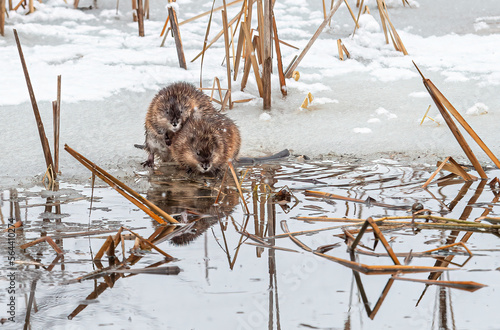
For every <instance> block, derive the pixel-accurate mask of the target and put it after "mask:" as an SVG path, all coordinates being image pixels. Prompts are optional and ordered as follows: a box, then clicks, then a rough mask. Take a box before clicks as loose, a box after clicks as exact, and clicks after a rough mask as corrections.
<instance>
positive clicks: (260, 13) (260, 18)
mask: <svg viewBox="0 0 500 330" xmlns="http://www.w3.org/2000/svg"><path fill="white" fill-rule="evenodd" d="M256 2H257V31H258V32H259V38H258V39H257V40H258V47H255V48H256V49H257V52H258V59H259V62H260V63H263V62H264V56H263V55H264V54H263V52H264V9H263V6H262V0H256ZM247 22H249V21H247ZM248 27H249V28H251V27H252V23H251V22H250V24H248Z"/></svg>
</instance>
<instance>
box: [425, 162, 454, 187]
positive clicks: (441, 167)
mask: <svg viewBox="0 0 500 330" xmlns="http://www.w3.org/2000/svg"><path fill="white" fill-rule="evenodd" d="M450 158H451V157H446V159H445V160H444V161H443V162H442V163H441V165H440V166H439V167H438V168H437V169H436V170H435V171H434V173H432V175H431V176H430V177H429V178H428V179H427V181H425V183H424V184H423V185H422V189H425V188H426V187H427V186H428V185H429V183H431V181H432V179H434V177H435V176H436V175H437V174H438V173H439V172H440V171H441V170H442V169H443V167H444V164H446V162H447V161H448V160H450Z"/></svg>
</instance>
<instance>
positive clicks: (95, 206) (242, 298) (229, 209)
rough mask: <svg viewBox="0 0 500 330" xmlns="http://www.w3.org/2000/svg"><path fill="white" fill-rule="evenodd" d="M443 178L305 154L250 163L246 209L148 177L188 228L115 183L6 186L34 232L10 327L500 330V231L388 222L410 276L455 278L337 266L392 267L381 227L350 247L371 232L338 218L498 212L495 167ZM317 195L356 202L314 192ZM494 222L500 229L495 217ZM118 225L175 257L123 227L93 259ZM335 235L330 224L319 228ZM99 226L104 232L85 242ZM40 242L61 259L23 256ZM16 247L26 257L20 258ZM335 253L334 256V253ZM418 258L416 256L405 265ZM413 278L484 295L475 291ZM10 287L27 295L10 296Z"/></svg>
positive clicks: (197, 182) (11, 218) (20, 268)
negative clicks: (164, 221) (473, 175)
mask: <svg viewBox="0 0 500 330" xmlns="http://www.w3.org/2000/svg"><path fill="white" fill-rule="evenodd" d="M434 170H435V167H434V166H424V165H420V166H415V165H412V166H409V165H405V164H401V163H398V162H395V161H392V160H383V159H382V160H378V161H375V162H369V163H363V162H361V161H359V162H356V161H351V162H349V163H340V162H333V161H300V160H298V159H295V158H294V160H293V161H283V162H274V163H267V164H258V165H252V166H247V167H238V168H237V172H238V173H239V177H240V180H241V181H242V193H243V196H244V199H245V201H246V206H245V205H244V204H242V203H241V199H240V198H239V194H238V190H237V189H236V186H235V184H234V180H233V179H232V176H231V175H228V176H227V177H226V179H225V181H224V184H222V185H221V179H213V178H187V177H186V176H185V175H183V174H182V173H179V172H178V171H176V170H175V169H173V168H172V167H169V166H162V167H160V168H159V169H157V170H155V172H154V173H137V174H136V178H135V181H136V182H135V185H136V186H138V187H148V188H147V189H144V190H143V191H142V189H141V190H140V192H141V193H142V194H143V196H145V197H147V198H148V199H149V200H150V201H152V202H153V203H155V204H156V205H157V206H159V207H160V208H161V209H163V210H164V211H166V212H167V213H169V214H171V215H173V216H174V217H175V218H176V219H178V220H179V221H181V222H183V223H182V224H181V225H178V226H173V225H164V226H160V225H159V224H158V223H157V222H156V221H154V220H152V218H150V217H149V216H147V215H146V214H145V213H144V212H143V211H142V210H140V209H139V208H138V207H136V206H135V205H133V204H132V203H130V202H129V201H127V200H126V199H125V198H123V196H121V195H120V194H118V193H117V192H116V191H115V190H113V189H111V188H110V187H109V186H107V185H106V184H105V183H103V182H102V181H97V182H96V184H95V187H94V189H93V190H92V185H91V183H90V181H89V182H87V183H84V184H75V183H66V182H59V185H58V189H57V190H54V191H52V190H48V189H47V188H46V187H44V186H42V185H40V186H35V187H30V188H16V189H10V190H5V191H2V192H0V194H1V209H0V210H1V220H2V228H3V229H4V228H6V227H7V226H8V223H10V224H13V223H15V222H16V221H17V220H21V221H22V222H23V227H21V228H17V229H16V231H15V239H14V238H13V239H12V240H10V241H9V240H8V233H6V232H3V234H2V235H3V237H4V239H2V240H1V241H0V242H1V250H0V258H1V264H2V277H1V280H0V287H1V290H0V297H1V301H2V302H5V301H7V302H8V301H10V299H14V298H11V297H15V300H14V301H15V308H14V312H15V316H13V317H14V320H15V323H12V322H10V321H8V320H7V319H8V318H9V317H12V314H10V315H9V314H8V312H9V306H7V305H6V304H2V307H1V308H0V317H1V318H3V321H5V323H4V324H3V325H2V328H5V329H11V328H12V329H19V328H21V327H22V326H25V328H26V327H28V328H31V329H96V328H102V329H390V328H394V329H401V328H403V327H405V328H406V329H494V328H497V327H498V323H497V319H498V317H497V315H498V309H499V307H500V300H499V299H498V289H499V284H498V283H499V281H498V279H499V275H500V272H499V270H500V258H498V256H499V253H500V240H499V235H498V229H496V232H495V231H493V232H490V231H483V232H481V231H478V230H474V231H470V232H467V231H465V230H464V229H463V228H456V227H451V228H450V229H448V228H446V227H439V226H438V224H439V223H434V222H429V223H430V225H428V227H423V226H422V225H415V226H411V225H409V224H408V222H409V221H411V219H399V220H387V221H385V222H384V223H383V224H382V223H380V222H379V223H378V224H379V228H380V229H381V230H382V233H383V237H384V238H385V240H387V242H388V244H389V245H390V246H391V247H392V250H393V251H394V252H395V253H396V254H397V256H398V261H399V262H400V263H401V264H405V260H406V262H409V265H410V266H426V267H432V266H444V267H447V268H449V269H453V270H450V271H443V272H435V271H434V272H430V271H429V270H427V271H426V272H422V273H406V272H403V273H400V274H398V275H397V277H398V279H394V278H393V277H391V276H393V275H391V274H369V275H368V274H365V273H363V272H357V271H354V270H353V269H352V267H349V266H346V265H345V263H344V264H343V261H340V260H345V261H347V262H349V261H351V260H354V261H355V262H356V263H359V264H361V265H365V266H367V268H365V270H366V269H370V267H375V266H389V265H394V262H393V261H392V260H391V258H390V257H388V256H387V252H386V250H385V249H384V246H383V244H382V241H383V240H382V239H377V240H376V239H375V235H374V234H373V231H372V230H371V229H372V228H371V227H368V229H367V231H366V232H365V234H364V235H363V236H362V238H361V240H360V243H359V244H358V247H357V249H356V252H355V253H354V254H351V253H350V252H349V249H348V245H347V244H351V243H352V240H349V239H347V240H346V235H347V236H349V235H352V236H353V237H356V235H358V230H359V229H360V228H361V224H362V222H355V223H348V222H346V221H343V222H338V221H337V222H333V220H331V221H332V222H328V221H326V220H328V219H331V218H349V219H362V220H365V219H367V218H369V217H371V218H373V219H377V218H381V217H392V216H394V217H396V216H399V217H404V216H409V215H411V209H412V205H413V204H414V203H417V202H418V203H421V204H422V205H423V207H424V208H425V209H428V210H430V211H431V212H432V215H434V216H442V217H446V218H452V219H461V220H467V221H474V220H475V219H477V218H478V217H481V216H490V217H497V218H498V217H499V216H500V203H499V198H500V184H498V183H496V184H495V181H494V180H493V179H494V178H495V177H500V170H497V169H489V170H488V169H487V171H486V173H487V174H488V177H489V179H488V180H477V181H474V182H465V181H463V180H461V179H458V178H451V179H448V180H441V179H440V180H439V182H433V183H431V184H430V185H429V186H428V188H427V189H422V188H421V187H422V185H423V183H424V182H425V181H426V180H427V179H428V178H429V176H430V175H431V173H432V172H433V171H434ZM443 176H444V175H441V174H439V175H438V176H437V177H436V178H442V177H443ZM490 183H491V185H490ZM306 190H309V191H321V192H326V193H330V194H335V195H340V196H344V197H349V198H351V199H354V200H342V199H338V198H328V196H322V197H321V196H320V197H316V196H315V195H311V194H310V193H307V194H306ZM219 192H220V195H219V197H218V198H219V199H218V201H217V204H216V205H214V204H215V201H216V199H217V195H218V194H219ZM280 192H281V193H280ZM91 197H92V198H91ZM330 197H331V196H330ZM91 200H92V202H91ZM358 200H360V201H358ZM363 201H365V202H363ZM53 205H54V206H53ZM55 205H57V206H55ZM246 207H248V211H247V210H246ZM301 217H327V218H323V219H317V218H316V219H315V220H314V221H312V220H308V221H306V220H304V218H301ZM320 220H323V221H320ZM389 221H398V223H394V224H392V225H388V222H389ZM404 221H406V222H407V223H406V224H405V223H403V222H404ZM424 222H425V220H423V219H416V220H415V223H419V224H421V223H424ZM481 223H483V224H488V225H489V224H493V225H498V221H497V222H495V221H493V220H491V221H490V222H488V221H485V220H483V221H482V222H481ZM347 225H349V226H350V227H348V232H347V233H346V232H344V230H343V229H344V228H346V226H347ZM121 226H124V227H126V228H127V229H131V230H132V231H133V232H134V233H137V234H139V235H140V236H142V237H144V238H148V237H149V238H150V239H151V241H153V242H154V244H155V246H156V247H157V248H158V249H159V250H161V251H163V252H164V253H165V254H168V255H169V256H171V257H170V258H166V257H165V256H164V255H162V254H161V253H160V252H158V251H157V250H155V249H147V248H145V246H146V245H145V244H144V245H142V249H141V246H140V245H139V244H138V241H136V240H135V236H133V235H132V234H131V232H130V231H127V230H126V229H124V230H123V231H122V233H123V237H124V240H123V241H122V242H123V243H122V242H120V243H118V244H117V245H116V246H115V247H114V249H113V247H112V248H111V249H110V250H114V252H111V253H112V254H114V256H112V257H110V258H108V257H107V256H106V253H105V254H104V255H103V257H102V258H101V261H100V262H99V261H95V262H92V260H93V258H95V256H96V254H98V251H99V250H100V249H101V247H102V246H103V244H104V243H105V241H106V239H107V238H108V236H109V235H113V236H114V235H115V234H116V233H117V232H118V230H119V229H120V227H121ZM457 226H458V225H457ZM325 228H330V229H328V230H320V229H325ZM287 230H289V231H290V232H297V231H309V232H308V233H307V234H303V235H296V236H294V237H295V238H296V239H298V240H299V241H298V242H294V241H293V240H292V239H291V238H290V236H287V235H282V234H284V233H285V231H287ZM315 230H316V231H315ZM471 230H472V229H471ZM89 231H91V232H93V235H88V234H85V233H86V232H89ZM11 236H12V235H11ZM41 236H47V237H50V238H52V239H53V241H54V242H55V243H56V244H57V246H58V247H59V248H60V249H62V251H63V257H58V255H57V253H56V251H55V250H54V249H53V248H52V247H51V246H50V245H49V244H48V243H47V242H41V243H39V244H36V245H34V246H31V247H28V248H26V249H24V250H23V249H20V248H19V247H20V246H21V245H22V244H25V243H28V242H31V241H33V240H35V239H38V238H40V237H41ZM461 240H462V241H465V242H466V243H465V246H466V247H467V248H468V249H469V250H470V251H471V252H472V257H471V256H470V255H469V254H468V253H467V252H466V250H465V249H464V248H463V247H461V246H453V247H451V248H449V249H445V250H440V251H436V252H433V253H428V254H426V255H423V254H421V253H420V252H424V251H428V250H431V249H435V248H438V247H441V246H443V245H446V244H451V243H454V242H459V241H461ZM12 241H13V242H14V243H13V245H14V246H15V247H14V249H9V242H12ZM346 242H347V244H346ZM375 243H377V244H375ZM328 245H331V246H329V247H328V248H329V249H330V250H328V248H326V247H325V248H321V247H324V246H328ZM374 246H375V250H374V251H371V250H370V249H369V248H373V247H374ZM309 248H310V249H309ZM308 249H309V251H308ZM312 250H315V253H313V252H312ZM10 251H13V256H14V257H15V262H14V263H13V264H9V259H8V257H9V256H10V255H12V253H10V255H9V252H10ZM318 251H319V252H318ZM410 251H412V256H413V258H412V259H411V258H407V256H408V253H409V252H410ZM375 254H376V255H375ZM324 255H328V256H331V257H334V258H337V259H335V260H336V261H334V260H332V258H330V259H328V257H325V256H324ZM405 256H406V258H405ZM351 258H352V259H351ZM409 259H411V260H409ZM359 264H358V265H359ZM363 267H364V266H363ZM381 268H384V267H381ZM144 269H147V270H144ZM358 270H359V269H358ZM365 272H366V271H365ZM9 275H10V276H11V277H10V278H9ZM12 275H14V276H15V278H14V277H13V276H12ZM400 278H403V279H419V280H427V279H433V280H439V281H452V282H456V281H461V282H475V283H479V284H483V285H485V286H478V287H475V288H476V289H477V290H476V291H474V292H469V291H466V290H462V287H460V288H450V287H447V286H442V285H427V284H428V283H425V282H424V283H422V282H412V281H403V280H400ZM440 283H441V284H443V283H442V282H440ZM448 284H449V283H448ZM11 285H13V287H12V288H13V289H14V291H15V293H14V292H13V291H9V286H11Z"/></svg>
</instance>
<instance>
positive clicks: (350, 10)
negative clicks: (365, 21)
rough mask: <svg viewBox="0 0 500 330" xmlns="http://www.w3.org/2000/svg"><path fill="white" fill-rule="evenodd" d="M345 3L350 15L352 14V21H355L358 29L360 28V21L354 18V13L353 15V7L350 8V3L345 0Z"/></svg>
mask: <svg viewBox="0 0 500 330" xmlns="http://www.w3.org/2000/svg"><path fill="white" fill-rule="evenodd" d="M344 2H345V5H346V6H347V9H348V10H349V14H351V17H352V19H353V21H354V24H355V26H356V27H357V28H359V24H358V20H357V19H356V16H354V13H353V11H352V9H351V6H349V2H348V1H347V0H344Z"/></svg>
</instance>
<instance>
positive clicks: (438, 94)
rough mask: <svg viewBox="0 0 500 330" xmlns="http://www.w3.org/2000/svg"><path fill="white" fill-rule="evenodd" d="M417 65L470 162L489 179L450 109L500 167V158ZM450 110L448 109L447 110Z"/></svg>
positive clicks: (426, 85) (433, 98)
mask: <svg viewBox="0 0 500 330" xmlns="http://www.w3.org/2000/svg"><path fill="white" fill-rule="evenodd" d="M413 64H414V65H415V67H416V68H417V71H418V72H419V74H420V76H421V77H422V81H423V83H424V86H425V88H426V89H427V91H428V92H429V94H430V95H431V97H432V100H433V101H434V103H435V104H436V106H437V108H438V109H439V112H440V113H441V116H443V118H444V120H445V121H446V124H447V125H448V127H449V128H450V130H451V132H452V133H453V135H454V136H455V139H456V140H457V141H458V143H459V144H460V147H461V148H462V150H463V151H464V153H465V154H466V155H467V158H469V160H470V162H471V163H472V165H473V166H474V169H475V170H476V171H477V172H478V173H479V176H480V177H481V178H482V179H487V178H488V177H487V175H486V173H485V172H484V170H483V168H482V167H481V164H480V163H479V161H478V160H477V158H476V156H475V155H474V153H473V152H472V149H471V148H470V147H469V144H468V143H467V141H466V140H465V138H464V137H463V135H462V133H460V130H459V129H458V127H457V126H456V124H455V122H453V119H452V118H451V116H450V115H449V113H448V111H450V113H452V114H453V116H454V117H455V118H456V119H457V120H458V121H459V122H460V124H461V125H462V127H464V128H465V130H466V131H467V132H468V133H469V134H470V135H471V136H472V138H473V139H474V140H475V141H476V143H477V144H479V146H480V147H481V148H482V149H483V150H484V151H485V152H486V154H487V155H488V156H489V157H490V159H491V160H493V162H494V163H495V165H496V166H497V167H499V168H500V162H499V161H498V159H497V158H496V157H495V156H494V155H493V153H492V152H491V151H490V149H488V147H487V146H486V145H485V144H484V143H483V141H482V140H481V139H480V138H479V136H477V134H476V133H475V132H474V131H473V130H472V128H471V127H470V126H469V125H468V124H467V122H466V121H465V120H464V119H463V118H462V116H461V115H460V114H459V113H458V111H456V109H455V108H454V107H453V106H452V105H451V103H450V102H449V101H448V100H447V99H446V98H445V97H444V95H443V94H441V92H440V91H439V90H438V89H437V87H436V86H435V85H434V84H433V83H432V81H431V80H430V79H427V78H425V77H424V75H423V74H422V72H421V71H420V69H419V68H418V66H417V65H416V64H415V62H413ZM447 110H448V111H447ZM459 118H460V119H459Z"/></svg>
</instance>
